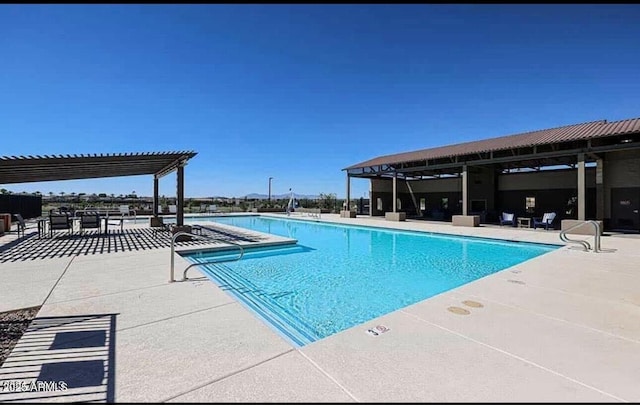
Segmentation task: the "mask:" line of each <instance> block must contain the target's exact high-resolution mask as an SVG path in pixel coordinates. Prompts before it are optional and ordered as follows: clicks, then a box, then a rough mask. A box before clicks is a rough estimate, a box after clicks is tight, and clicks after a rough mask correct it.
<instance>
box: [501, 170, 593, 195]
mask: <svg viewBox="0 0 640 405" xmlns="http://www.w3.org/2000/svg"><path fill="white" fill-rule="evenodd" d="M585 176H586V182H587V188H589V187H595V186H596V170H595V167H587V168H586V170H585ZM577 184H578V171H577V170H576V169H568V170H564V169H560V170H542V171H539V172H527V173H510V174H501V175H499V176H498V190H500V191H511V190H553V189H570V188H577V187H578V186H577Z"/></svg>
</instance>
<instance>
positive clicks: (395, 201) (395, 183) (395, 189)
mask: <svg viewBox="0 0 640 405" xmlns="http://www.w3.org/2000/svg"><path fill="white" fill-rule="evenodd" d="M397 205H398V172H393V212H397V208H398V207H397Z"/></svg>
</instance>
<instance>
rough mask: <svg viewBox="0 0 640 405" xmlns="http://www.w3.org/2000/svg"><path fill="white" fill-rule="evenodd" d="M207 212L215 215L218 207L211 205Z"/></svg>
mask: <svg viewBox="0 0 640 405" xmlns="http://www.w3.org/2000/svg"><path fill="white" fill-rule="evenodd" d="M207 212H209V213H214V212H218V206H217V205H215V204H211V205H209V206H208V207H207Z"/></svg>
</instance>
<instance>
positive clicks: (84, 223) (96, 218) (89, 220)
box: [80, 213, 101, 232]
mask: <svg viewBox="0 0 640 405" xmlns="http://www.w3.org/2000/svg"><path fill="white" fill-rule="evenodd" d="M96 228H97V229H98V232H100V228H101V227H100V215H98V214H97V213H91V214H87V213H84V214H82V215H80V231H82V230H83V229H96Z"/></svg>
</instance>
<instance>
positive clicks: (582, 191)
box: [578, 153, 587, 221]
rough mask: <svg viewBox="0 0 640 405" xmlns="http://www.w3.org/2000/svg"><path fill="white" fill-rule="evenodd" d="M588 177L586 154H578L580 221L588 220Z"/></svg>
mask: <svg viewBox="0 0 640 405" xmlns="http://www.w3.org/2000/svg"><path fill="white" fill-rule="evenodd" d="M586 191H587V188H586V177H585V168H584V153H578V220H579V221H584V220H586V217H587V215H586V194H587V193H586Z"/></svg>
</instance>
